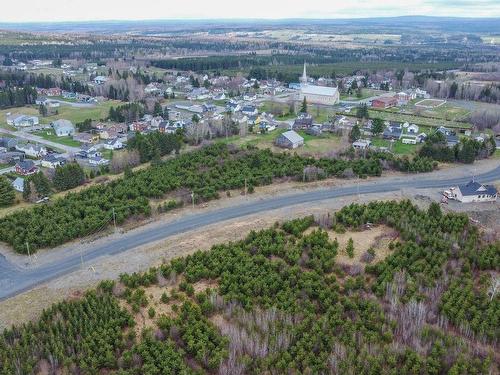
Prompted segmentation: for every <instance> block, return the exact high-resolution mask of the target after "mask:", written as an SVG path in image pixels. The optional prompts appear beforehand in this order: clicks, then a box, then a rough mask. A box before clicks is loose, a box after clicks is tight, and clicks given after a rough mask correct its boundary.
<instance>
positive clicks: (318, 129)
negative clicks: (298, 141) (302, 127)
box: [306, 124, 323, 137]
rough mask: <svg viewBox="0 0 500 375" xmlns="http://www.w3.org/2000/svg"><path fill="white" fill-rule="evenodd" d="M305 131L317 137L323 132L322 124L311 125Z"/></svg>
mask: <svg viewBox="0 0 500 375" xmlns="http://www.w3.org/2000/svg"><path fill="white" fill-rule="evenodd" d="M306 133H307V134H309V135H312V136H315V137H319V136H320V135H321V134H323V129H322V126H321V125H319V124H316V125H313V126H311V127H310V128H308V129H307V130H306Z"/></svg>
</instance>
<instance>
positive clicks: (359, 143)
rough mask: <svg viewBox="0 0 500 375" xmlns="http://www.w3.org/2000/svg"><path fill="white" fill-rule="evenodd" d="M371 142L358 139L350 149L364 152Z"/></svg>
mask: <svg viewBox="0 0 500 375" xmlns="http://www.w3.org/2000/svg"><path fill="white" fill-rule="evenodd" d="M370 145H371V141H370V140H368V139H358V140H357V141H356V142H353V144H352V147H354V148H355V149H358V150H366V149H367V148H368V147H370Z"/></svg>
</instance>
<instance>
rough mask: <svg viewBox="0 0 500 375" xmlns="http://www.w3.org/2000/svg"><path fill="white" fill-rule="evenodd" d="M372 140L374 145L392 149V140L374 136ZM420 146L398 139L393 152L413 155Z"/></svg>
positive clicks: (393, 146)
mask: <svg viewBox="0 0 500 375" xmlns="http://www.w3.org/2000/svg"><path fill="white" fill-rule="evenodd" d="M371 141H372V145H373V146H376V147H387V148H388V149H391V142H390V141H389V140H387V139H381V138H373V139H372V140H371ZM418 148H419V147H418V145H408V144H404V143H402V142H401V141H396V142H394V143H393V145H392V152H394V153H395V154H398V155H411V154H414V153H416V151H417V150H418Z"/></svg>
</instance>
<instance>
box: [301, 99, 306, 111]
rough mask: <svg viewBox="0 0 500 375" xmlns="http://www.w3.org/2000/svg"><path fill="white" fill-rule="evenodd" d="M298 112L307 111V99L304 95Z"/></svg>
mask: <svg viewBox="0 0 500 375" xmlns="http://www.w3.org/2000/svg"><path fill="white" fill-rule="evenodd" d="M300 112H302V113H307V99H306V97H305V96H304V100H302V107H300Z"/></svg>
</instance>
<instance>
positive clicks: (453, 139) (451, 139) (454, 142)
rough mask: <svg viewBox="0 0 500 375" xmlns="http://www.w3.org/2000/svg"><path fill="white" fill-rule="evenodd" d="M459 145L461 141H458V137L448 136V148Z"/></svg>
mask: <svg viewBox="0 0 500 375" xmlns="http://www.w3.org/2000/svg"><path fill="white" fill-rule="evenodd" d="M458 143H460V140H459V139H458V137H457V136H456V135H454V134H449V135H447V136H446V145H447V146H448V147H453V146H455V145H457V144H458Z"/></svg>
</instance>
